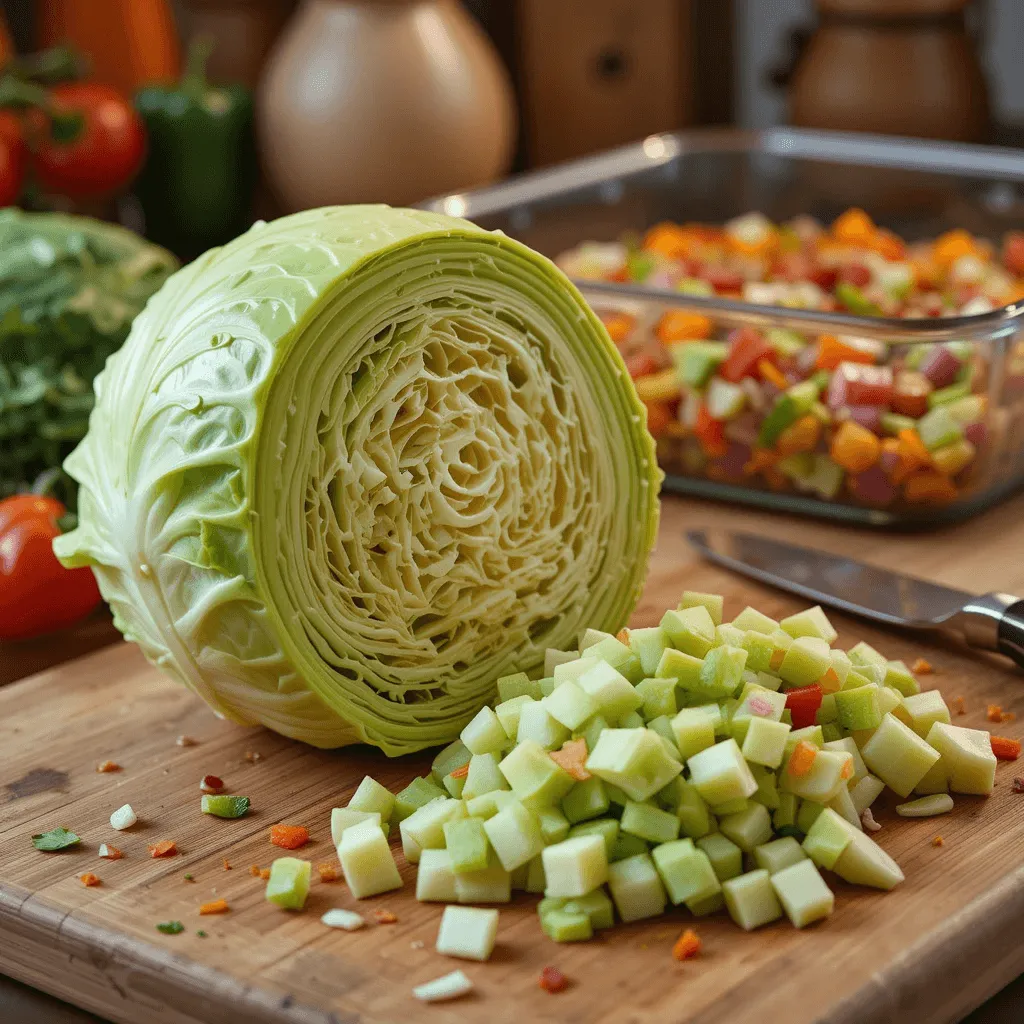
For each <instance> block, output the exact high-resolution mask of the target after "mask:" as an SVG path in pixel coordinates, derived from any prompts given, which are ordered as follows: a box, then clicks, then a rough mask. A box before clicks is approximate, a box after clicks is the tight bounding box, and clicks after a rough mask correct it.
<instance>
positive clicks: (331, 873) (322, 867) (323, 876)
mask: <svg viewBox="0 0 1024 1024" xmlns="http://www.w3.org/2000/svg"><path fill="white" fill-rule="evenodd" d="M316 871H317V874H318V875H319V876H320V881H321V882H336V881H337V880H338V869H337V868H336V867H335V866H334V865H333V864H317V866H316Z"/></svg>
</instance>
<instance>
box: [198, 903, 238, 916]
mask: <svg viewBox="0 0 1024 1024" xmlns="http://www.w3.org/2000/svg"><path fill="white" fill-rule="evenodd" d="M230 909H231V908H230V907H229V906H228V901H227V900H212V901H211V902H209V903H204V904H202V906H200V908H199V913H200V914H226V913H227V912H228V911H229V910H230Z"/></svg>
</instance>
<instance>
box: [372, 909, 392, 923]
mask: <svg viewBox="0 0 1024 1024" xmlns="http://www.w3.org/2000/svg"><path fill="white" fill-rule="evenodd" d="M373 919H374V921H376V922H377V924H395V923H396V922H397V921H398V916H397V915H396V914H392V913H391V911H390V910H375V911H374V912H373Z"/></svg>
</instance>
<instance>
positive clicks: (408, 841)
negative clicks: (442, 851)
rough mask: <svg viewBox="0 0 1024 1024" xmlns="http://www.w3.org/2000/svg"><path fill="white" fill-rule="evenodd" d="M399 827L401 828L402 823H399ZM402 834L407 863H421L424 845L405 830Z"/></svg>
mask: <svg viewBox="0 0 1024 1024" xmlns="http://www.w3.org/2000/svg"><path fill="white" fill-rule="evenodd" d="M399 828H401V824H399ZM400 834H401V837H402V853H403V854H404V855H405V862H406V864H419V862H420V859H421V858H422V857H423V849H422V847H421V846H420V844H419V843H417V842H416V840H415V839H413V838H412V837H411V836H409V835H407V834H406V833H405V832H401V833H400Z"/></svg>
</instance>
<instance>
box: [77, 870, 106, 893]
mask: <svg viewBox="0 0 1024 1024" xmlns="http://www.w3.org/2000/svg"><path fill="white" fill-rule="evenodd" d="M78 880H79V881H80V882H81V883H82V885H84V886H85V887H86V888H87V889H91V888H92V887H93V886H95V885H101V884H102V883H101V882H100V880H99V876H98V875H94V874H93V873H92V872H91V871H87V872H86V873H85V874H84V875H79V876H78Z"/></svg>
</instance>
